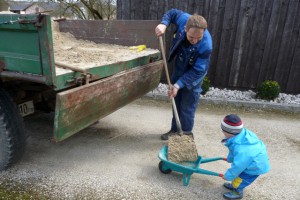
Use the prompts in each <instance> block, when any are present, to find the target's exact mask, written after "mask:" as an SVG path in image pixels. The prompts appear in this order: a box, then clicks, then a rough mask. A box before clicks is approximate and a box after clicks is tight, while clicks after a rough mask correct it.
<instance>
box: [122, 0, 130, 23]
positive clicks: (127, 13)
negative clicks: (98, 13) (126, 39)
mask: <svg viewBox="0 0 300 200" xmlns="http://www.w3.org/2000/svg"><path fill="white" fill-rule="evenodd" d="M122 14H123V19H125V20H130V0H128V1H127V2H126V3H125V2H123V3H122Z"/></svg>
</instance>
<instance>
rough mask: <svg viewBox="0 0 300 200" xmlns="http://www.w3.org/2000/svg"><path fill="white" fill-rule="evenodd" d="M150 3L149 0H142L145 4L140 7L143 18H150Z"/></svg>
mask: <svg viewBox="0 0 300 200" xmlns="http://www.w3.org/2000/svg"><path fill="white" fill-rule="evenodd" d="M150 4H151V0H143V5H145V6H144V7H143V8H140V9H141V10H143V20H150V19H151V18H150Z"/></svg>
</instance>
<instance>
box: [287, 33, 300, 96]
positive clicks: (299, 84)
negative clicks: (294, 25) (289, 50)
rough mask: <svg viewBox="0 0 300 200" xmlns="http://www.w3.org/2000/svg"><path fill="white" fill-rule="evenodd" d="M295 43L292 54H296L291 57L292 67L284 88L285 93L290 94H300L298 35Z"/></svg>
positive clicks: (299, 41) (299, 46)
mask: <svg viewBox="0 0 300 200" xmlns="http://www.w3.org/2000/svg"><path fill="white" fill-rule="evenodd" d="M298 33H299V32H298ZM296 44H297V45H296V48H295V51H294V55H297V56H294V57H293V62H292V67H291V70H290V74H289V77H288V83H287V87H286V90H285V91H286V92H287V93H291V94H300V78H299V77H300V56H299V55H300V37H298V40H297V42H296Z"/></svg>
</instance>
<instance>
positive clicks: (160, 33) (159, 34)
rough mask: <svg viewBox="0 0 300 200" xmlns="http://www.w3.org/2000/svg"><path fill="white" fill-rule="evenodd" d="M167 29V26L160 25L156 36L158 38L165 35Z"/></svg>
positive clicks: (156, 29) (156, 30)
mask: <svg viewBox="0 0 300 200" xmlns="http://www.w3.org/2000/svg"><path fill="white" fill-rule="evenodd" d="M166 29H167V26H166V25H164V24H158V25H157V27H156V28H155V34H156V35H157V37H159V36H161V35H163V34H164V33H165V31H166Z"/></svg>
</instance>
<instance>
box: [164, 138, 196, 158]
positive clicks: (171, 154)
mask: <svg viewBox="0 0 300 200" xmlns="http://www.w3.org/2000/svg"><path fill="white" fill-rule="evenodd" d="M197 158H198V151H197V147H196V144H195V141H194V139H193V138H192V137H190V136H187V135H183V136H179V135H174V136H170V138H169V141H168V160H169V161H172V162H176V163H180V162H187V161H196V160H197Z"/></svg>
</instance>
